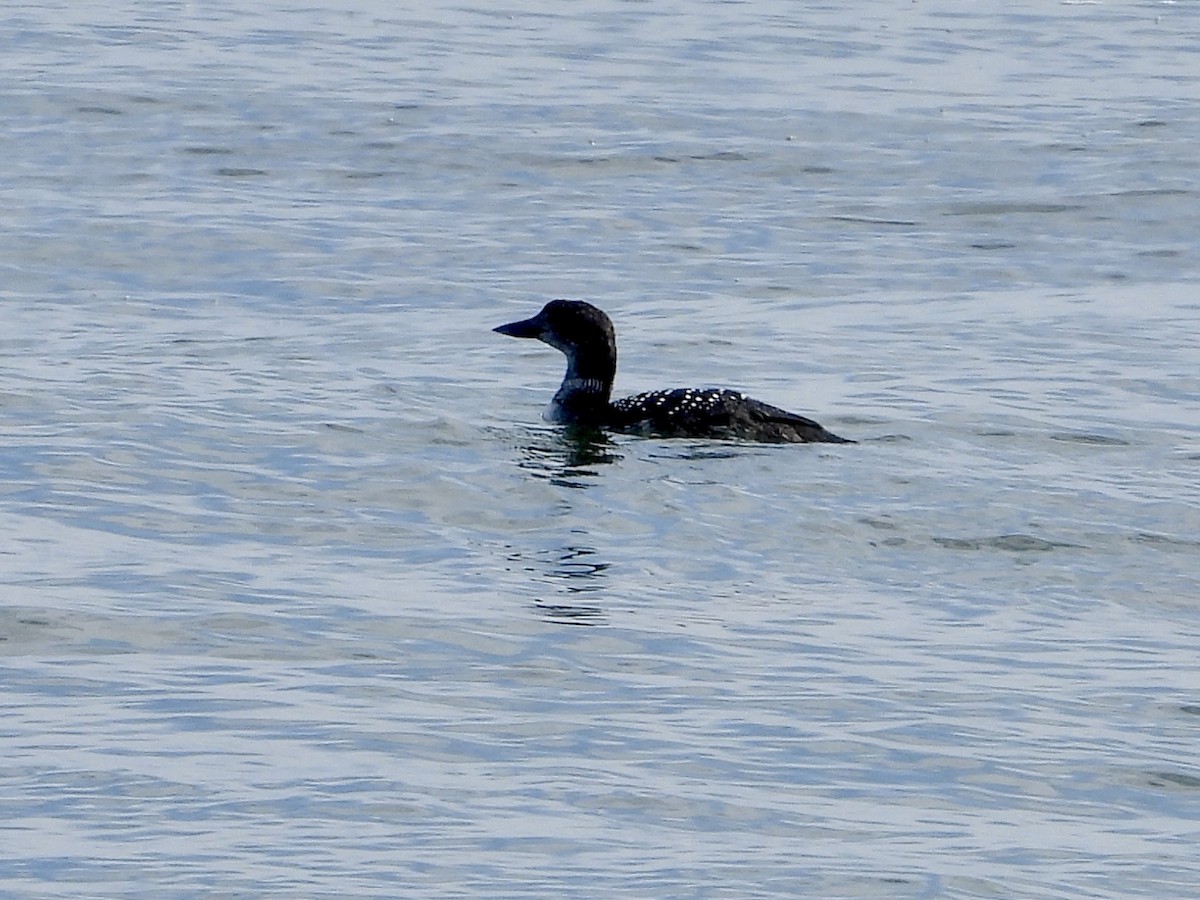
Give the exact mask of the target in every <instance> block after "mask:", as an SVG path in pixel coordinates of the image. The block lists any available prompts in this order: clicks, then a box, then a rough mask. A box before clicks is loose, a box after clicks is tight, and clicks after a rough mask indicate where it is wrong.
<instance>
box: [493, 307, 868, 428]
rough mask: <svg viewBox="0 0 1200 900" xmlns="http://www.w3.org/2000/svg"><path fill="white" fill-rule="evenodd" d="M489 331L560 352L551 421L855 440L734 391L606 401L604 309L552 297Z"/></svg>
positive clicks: (683, 391)
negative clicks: (562, 364) (561, 368)
mask: <svg viewBox="0 0 1200 900" xmlns="http://www.w3.org/2000/svg"><path fill="white" fill-rule="evenodd" d="M494 330H495V331H497V332H499V333H500V334H507V335H509V336H511V337H520V338H536V339H537V340H540V341H543V342H545V343H547V344H549V345H550V346H551V347H555V348H556V349H558V350H561V351H562V352H563V353H564V354H565V355H566V357H567V372H566V374H565V375H564V376H563V382H562V385H561V386H560V387H559V389H558V392H557V393H556V394H555V395H554V399H553V400H552V401H551V403H550V409H549V410H547V412H546V418H547V419H549V420H550V421H552V422H558V423H560V424H563V425H576V426H581V427H588V428H611V429H614V430H616V431H624V432H628V433H633V434H647V435H651V434H652V435H660V436H663V437H693V438H738V439H741V440H750V441H766V442H770V443H811V442H824V443H830V444H851V443H854V442H853V441H849V440H847V439H846V438H842V437H838V436H837V435H836V434H834V433H833V432H830V431H826V430H825V429H824V428H822V427H821V426H820V425H819V424H817V423H816V422H814V421H813V420H812V419H808V418H805V417H804V416H801V415H797V414H796V413H791V412H788V411H787V410H785V409H780V408H779V407H777V406H770V405H769V404H766V403H763V402H762V401H760V400H754V399H753V398H751V397H747V396H746V395H745V394H741V393H738V392H737V391H728V390H712V389H697V388H676V389H674V390H667V391H651V392H650V393H646V394H635V395H634V396H632V397H626V398H624V399H623V400H618V401H616V402H615V403H613V402H611V401H610V399H609V398H610V397H611V395H612V384H613V379H614V378H615V377H616V374H617V337H616V332H615V331H614V330H613V326H612V322H611V321H610V320H609V318H608V316H606V315H605V314H604V312H603V311H601V310H599V309H597V308H596V307H594V306H592V305H591V304H590V303H585V302H583V301H582V300H551V301H550V302H549V303H547V304H546V305H545V306H544V307H543V308H542V311H541V312H539V313H538V314H537V315H536V316H534V317H533V318H532V319H524V320H522V321H520V322H510V323H509V324H507V325H501V326H499V327H498V328H495V329H494Z"/></svg>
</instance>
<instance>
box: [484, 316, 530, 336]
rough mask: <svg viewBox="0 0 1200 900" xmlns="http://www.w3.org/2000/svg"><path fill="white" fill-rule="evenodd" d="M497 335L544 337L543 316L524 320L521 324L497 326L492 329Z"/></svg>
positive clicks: (513, 323) (510, 323)
mask: <svg viewBox="0 0 1200 900" xmlns="http://www.w3.org/2000/svg"><path fill="white" fill-rule="evenodd" d="M492 331H495V332H496V333H497V334H507V335H508V336H509V337H518V338H536V337H541V336H542V319H541V316H534V317H533V318H532V319H522V320H521V321H520V322H509V323H508V324H507V325H497V326H496V327H495V328H493V329H492Z"/></svg>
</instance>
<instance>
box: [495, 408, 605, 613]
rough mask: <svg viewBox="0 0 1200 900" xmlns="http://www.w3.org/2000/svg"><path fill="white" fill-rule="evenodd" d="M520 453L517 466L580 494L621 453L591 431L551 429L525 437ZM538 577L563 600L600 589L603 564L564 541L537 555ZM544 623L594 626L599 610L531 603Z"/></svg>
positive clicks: (591, 551)
mask: <svg viewBox="0 0 1200 900" xmlns="http://www.w3.org/2000/svg"><path fill="white" fill-rule="evenodd" d="M521 449H522V456H523V458H522V460H521V462H520V463H519V465H520V466H521V468H523V469H525V470H527V471H528V472H530V473H531V474H532V475H534V476H535V477H537V478H544V479H546V480H548V481H549V482H550V483H551V484H555V485H558V486H559V487H566V488H573V489H576V490H583V489H586V488H588V487H590V486H591V485H592V484H593V483H594V479H596V478H597V477H598V476H599V475H600V471H601V468H600V467H602V466H606V465H609V464H610V463H614V462H618V461H619V460H620V459H621V455H620V454H619V453H618V452H617V445H616V443H615V442H614V441H613V439H612V438H611V437H609V436H608V435H607V434H605V433H604V432H602V431H597V430H596V429H593V428H571V427H567V428H555V429H553V430H551V431H535V432H532V433H530V434H529V435H528V439H527V441H526V442H525V444H524V446H523V447H522V448H521ZM537 556H538V557H540V566H539V568H542V570H543V572H544V575H545V577H546V578H548V579H552V580H554V581H556V582H559V584H560V591H561V592H562V593H563V594H566V595H567V597H566V598H563V599H568V598H572V597H574V596H578V595H580V594H585V593H589V592H591V591H598V590H601V589H602V588H603V587H604V578H605V570H607V569H608V567H609V563H607V562H604V561H603V560H600V559H598V558H596V550H595V548H593V547H588V546H583V545H581V544H577V543H574V542H572V543H570V544H568V545H566V546H564V547H559V548H556V549H553V550H544V551H541V552H539V553H538V554H537ZM535 604H536V606H537V609H538V610H539V611H540V612H541V613H542V615H544V616H545V617H546V618H547V619H549V620H551V621H553V622H557V623H559V624H563V625H600V624H603V622H604V610H603V609H602V608H600V607H599V606H588V605H583V604H579V603H570V602H553V601H550V600H545V599H538V600H537V601H535Z"/></svg>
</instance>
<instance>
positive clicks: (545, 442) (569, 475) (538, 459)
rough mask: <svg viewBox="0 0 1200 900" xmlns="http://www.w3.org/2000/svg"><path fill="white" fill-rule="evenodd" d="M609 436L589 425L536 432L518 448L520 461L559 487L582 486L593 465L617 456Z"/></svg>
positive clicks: (606, 461) (534, 472)
mask: <svg viewBox="0 0 1200 900" xmlns="http://www.w3.org/2000/svg"><path fill="white" fill-rule="evenodd" d="M616 446H617V445H616V444H615V443H614V442H613V439H612V438H611V437H609V436H608V435H607V434H605V433H604V432H603V431H597V430H595V429H593V428H556V429H554V430H553V431H546V432H536V433H534V434H532V435H530V439H529V441H528V442H527V443H526V444H525V446H524V447H523V448H522V450H523V452H524V457H525V458H524V459H523V460H522V461H521V462H520V466H521V468H523V469H528V470H529V471H531V472H532V473H533V474H534V475H536V476H537V477H539V478H547V479H549V480H550V481H551V482H553V483H554V484H557V485H561V486H562V487H569V488H586V487H588V481H587V480H586V479H588V478H594V477H595V476H596V475H597V474H598V473H597V471H596V467H598V466H603V465H608V464H610V463H614V462H617V461H618V460H620V459H621V455H620V454H619V453H617V452H616Z"/></svg>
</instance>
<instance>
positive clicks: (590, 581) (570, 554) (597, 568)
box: [537, 547, 609, 625]
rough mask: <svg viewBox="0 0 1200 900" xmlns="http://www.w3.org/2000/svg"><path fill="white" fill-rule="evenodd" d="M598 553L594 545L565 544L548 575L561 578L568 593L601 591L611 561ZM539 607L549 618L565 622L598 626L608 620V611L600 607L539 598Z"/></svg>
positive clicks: (567, 623) (557, 552)
mask: <svg viewBox="0 0 1200 900" xmlns="http://www.w3.org/2000/svg"><path fill="white" fill-rule="evenodd" d="M595 554H596V551H595V550H594V549H592V548H591V547H564V548H563V549H562V550H560V551H556V556H557V558H556V559H555V560H554V563H553V565H552V567H551V569H550V571H549V572H548V573H547V574H548V575H549V576H550V577H551V578H555V579H561V580H562V581H563V582H564V584H563V590H564V591H565V592H566V593H568V594H583V593H588V592H590V591H597V590H600V589H601V588H602V587H603V586H604V584H603V578H604V572H605V570H606V569H607V568H608V565H609V564H608V563H606V562H603V561H601V560H599V559H595V558H594V557H595ZM537 607H538V609H539V610H541V612H542V614H543V615H545V616H546V618H547V619H551V620H553V621H555V622H559V623H561V624H564V625H598V624H600V623H601V622H603V620H604V611H603V610H602V609H601V608H600V607H598V606H583V605H580V604H577V603H547V602H546V601H545V600H538V601H537Z"/></svg>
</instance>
